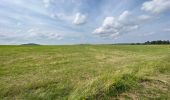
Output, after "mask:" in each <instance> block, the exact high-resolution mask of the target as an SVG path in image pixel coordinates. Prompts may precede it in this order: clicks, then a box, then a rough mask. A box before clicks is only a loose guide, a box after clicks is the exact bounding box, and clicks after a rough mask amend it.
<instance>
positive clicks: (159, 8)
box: [141, 0, 170, 14]
mask: <svg viewBox="0 0 170 100" xmlns="http://www.w3.org/2000/svg"><path fill="white" fill-rule="evenodd" d="M141 9H142V10H144V11H149V12H152V13H155V14H159V13H162V12H165V11H167V10H170V0H151V1H146V2H144V3H143V5H142V8H141Z"/></svg>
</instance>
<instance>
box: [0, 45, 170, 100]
mask: <svg viewBox="0 0 170 100" xmlns="http://www.w3.org/2000/svg"><path fill="white" fill-rule="evenodd" d="M114 99H120V100H148V99H156V100H168V99H170V45H63V46H0V100H114Z"/></svg>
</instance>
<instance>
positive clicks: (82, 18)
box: [73, 13, 87, 25]
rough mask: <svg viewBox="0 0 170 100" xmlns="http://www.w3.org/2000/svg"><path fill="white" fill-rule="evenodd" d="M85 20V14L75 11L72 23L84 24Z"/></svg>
mask: <svg viewBox="0 0 170 100" xmlns="http://www.w3.org/2000/svg"><path fill="white" fill-rule="evenodd" d="M86 22H87V16H86V15H83V14H81V13H77V14H76V16H75V19H74V22H73V23H74V24H76V25H82V24H85V23H86Z"/></svg>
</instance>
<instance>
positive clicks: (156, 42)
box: [131, 40, 170, 45]
mask: <svg viewBox="0 0 170 100" xmlns="http://www.w3.org/2000/svg"><path fill="white" fill-rule="evenodd" d="M131 44H132V45H142V44H143V45H149V44H170V41H169V40H156V41H147V42H144V43H131Z"/></svg>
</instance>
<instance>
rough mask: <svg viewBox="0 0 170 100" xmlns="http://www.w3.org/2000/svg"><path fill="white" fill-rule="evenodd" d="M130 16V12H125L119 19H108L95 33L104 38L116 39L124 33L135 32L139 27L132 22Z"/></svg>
mask: <svg viewBox="0 0 170 100" xmlns="http://www.w3.org/2000/svg"><path fill="white" fill-rule="evenodd" d="M130 16H131V13H130V12H129V11H124V12H123V13H122V14H121V15H120V16H118V17H106V18H105V19H104V21H103V24H102V26H100V27H98V28H97V29H95V30H94V31H93V33H94V34H97V35H99V36H102V37H113V38H116V37H118V36H119V35H121V34H123V33H127V32H130V31H132V30H135V29H137V28H138V27H139V26H138V25H137V24H136V23H134V22H133V21H132V20H131V17H130Z"/></svg>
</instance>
